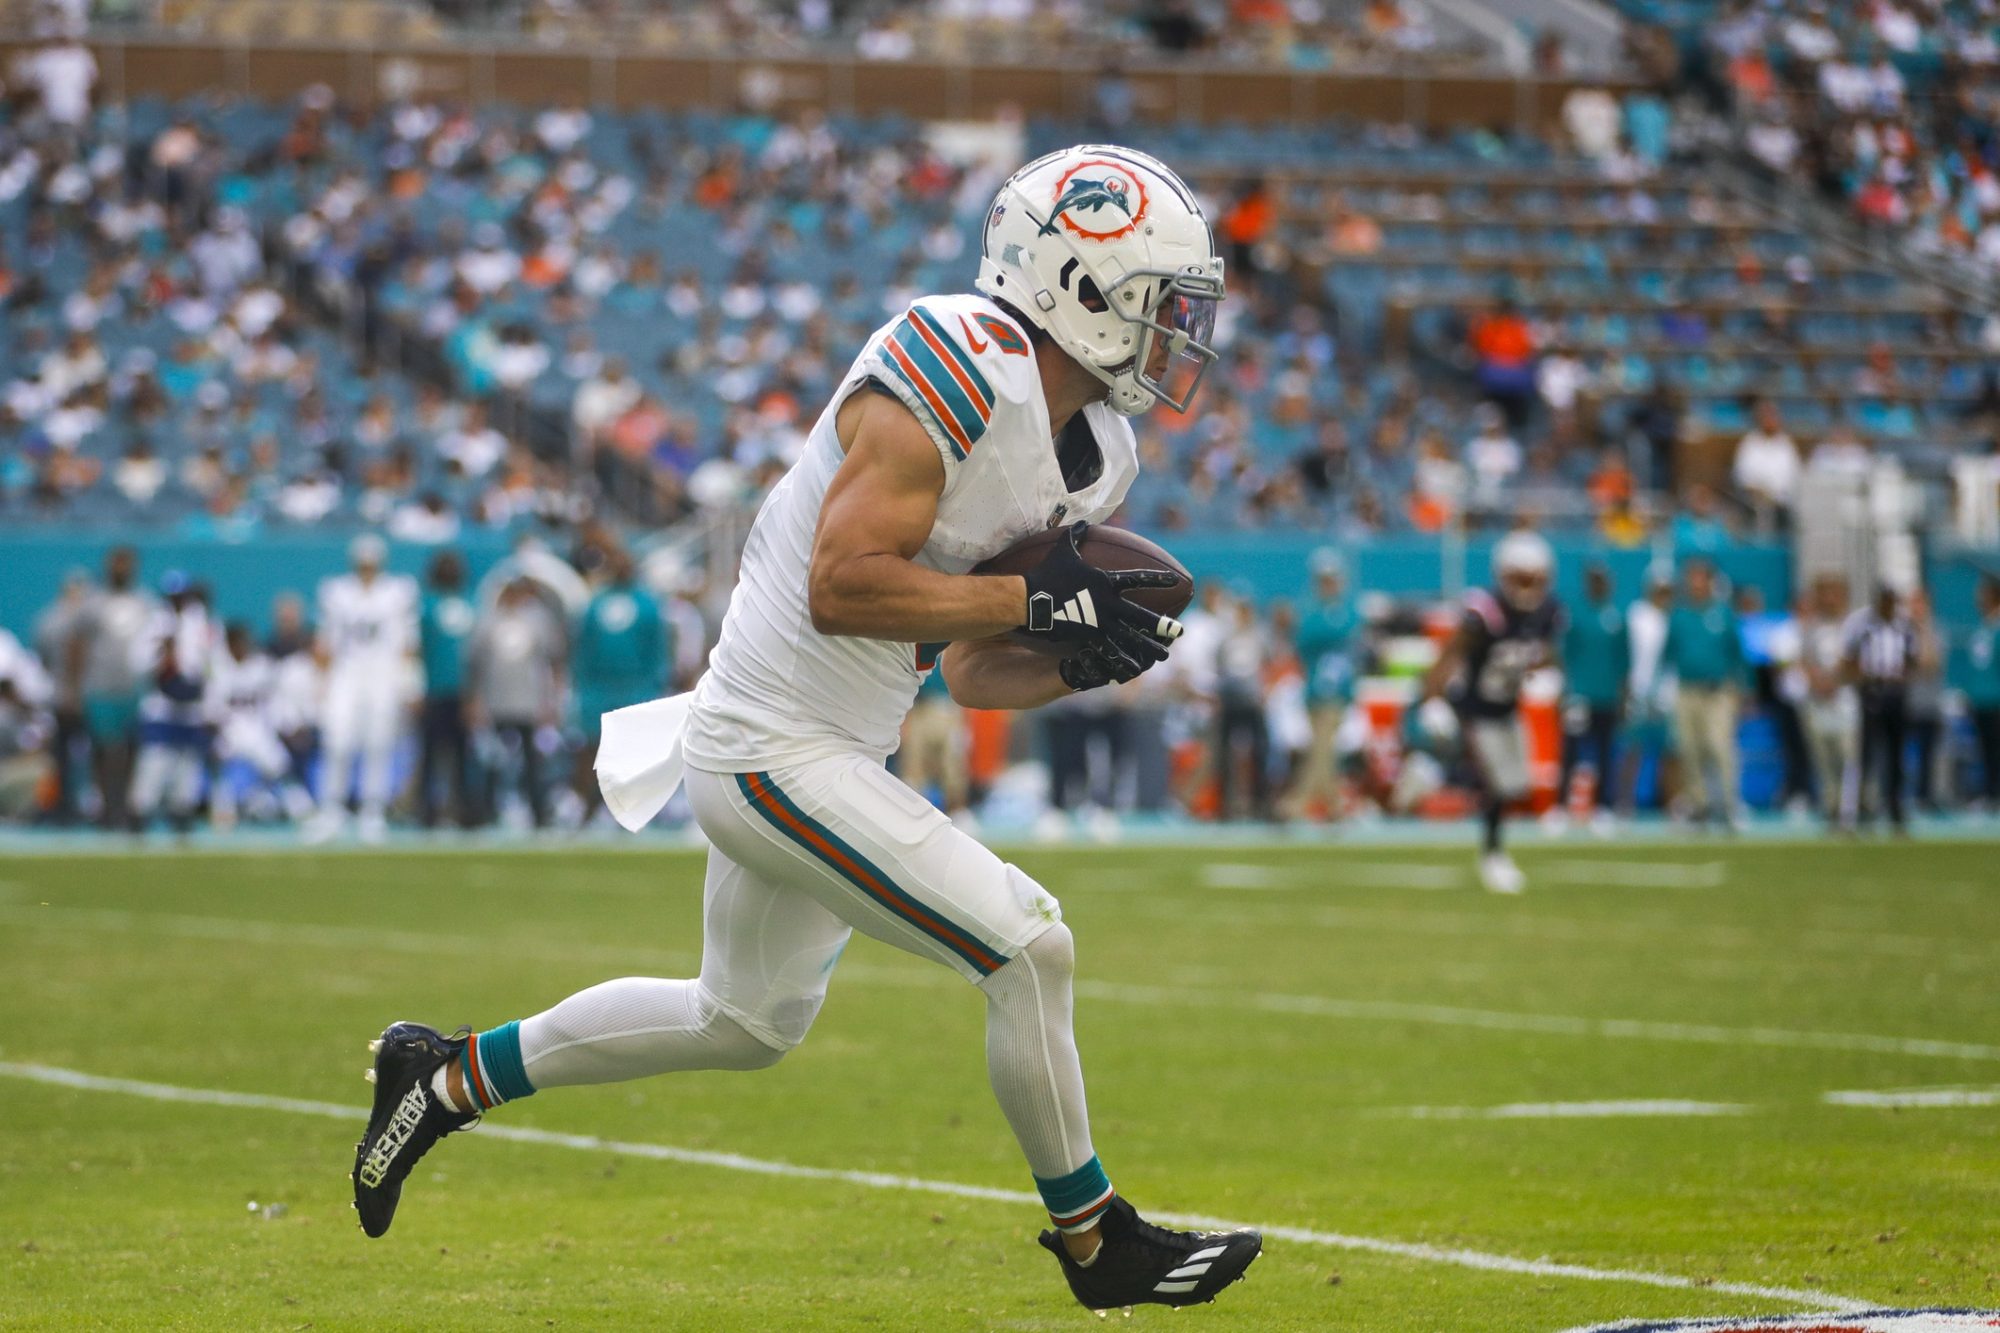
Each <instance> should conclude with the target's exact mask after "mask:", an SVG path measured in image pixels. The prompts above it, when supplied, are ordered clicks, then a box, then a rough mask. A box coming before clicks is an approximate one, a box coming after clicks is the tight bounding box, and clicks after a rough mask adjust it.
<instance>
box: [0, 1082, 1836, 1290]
mask: <svg viewBox="0 0 2000 1333" xmlns="http://www.w3.org/2000/svg"><path fill="white" fill-rule="evenodd" d="M0 1077H5V1078H17V1079H23V1080H26V1081H28V1082H31V1083H43V1084H48V1085H51V1086H54V1087H59V1088H71V1089H75V1090H77V1091H81V1092H105V1093H115V1094H121V1095H123V1096H127V1097H144V1098H147V1099H149V1100H152V1101H159V1102H181V1103H188V1104H193V1105H200V1106H232V1107H239V1108H242V1109H246V1110H257V1111H284V1112H288V1113H290V1114H293V1115H311V1116H321V1117H324V1118H327V1119H332V1120H351V1121H365V1120H366V1119H367V1118H368V1112H367V1109H366V1108H364V1107H359V1106H344V1105H342V1104H340V1103H339V1102H320V1101H309V1100H306V1099H304V1098H299V1097H275V1096H270V1095H267V1094H264V1093H255V1092H230V1091H227V1090H225V1089H221V1088H184V1087H180V1086H178V1085H177V1084H172V1083H150V1082H146V1081H144V1080H141V1079H131V1078H110V1077H106V1076H104V1075H101V1074H87V1073H84V1072H83V1071H81V1070H77V1069H64V1068H61V1067H59V1066H56V1065H42V1064H32V1063H18V1062H15V1061H0ZM479 1134H480V1136H481V1137H485V1138H498V1139H505V1140H507V1141H508V1142H511V1143H534V1144H540V1145H542V1146H544V1147H551V1148H574V1149H578V1150H580V1151H583V1152H603V1153H611V1154H613V1155H616V1156H621V1157H643V1158H647V1159H650V1160H653V1161H661V1162H679V1163H682V1164H683V1165H687V1166H708V1167H715V1168H717V1169H719V1170H724V1171H745V1172H749V1173H751V1174H754V1175H763V1176H781V1177H786V1178H789V1179H794V1180H828V1181H836V1182H839V1183H841V1184H845V1185H859V1186H862V1187H864V1188H867V1189H881V1190H904V1191H910V1192H913V1193H919V1194H941V1195H947V1196H950V1197H952V1198H956V1199H980V1200H984V1201H987V1202H990V1203H1008V1204H1021V1205H1025V1206H1027V1207H1032V1208H1035V1209H1037V1210H1041V1209H1042V1207H1043V1204H1042V1199H1041V1196H1040V1195H1037V1194H1030V1193H1028V1192H1027V1191H1025V1190H1008V1189H995V1188H992V1187H989V1186H985V1185H961V1184H957V1183H954V1182H952V1181H948V1180H925V1179H922V1178H921V1177H917V1176H898V1175H891V1174H888V1173H886V1172H879V1171H843V1170H837V1169H835V1168H832V1167H824V1166H797V1165H794V1164H793V1163H790V1162H774V1161H770V1160H768V1159H765V1158H760V1157H745V1156H743V1155H741V1154H739V1153H725V1152H706V1151H702V1150H698V1149H693V1148H676V1147H673V1146H671V1145H669V1144H664V1143H631V1142H626V1141H623V1140H619V1139H601V1138H598V1137H597V1136H595V1135H592V1134H560V1133H556V1132H554V1131H551V1130H544V1129H528V1128H524V1127H521V1126H514V1125H495V1124H492V1123H490V1122H486V1123H482V1124H481V1126H480V1128H479ZM1152 1220H1153V1221H1156V1222H1164V1223H1166V1224H1168V1225H1170V1226H1179V1227H1194V1228H1198V1229H1201V1230H1216V1231H1226V1230H1233V1229H1235V1228H1237V1227H1241V1226H1245V1225H1254V1224H1248V1223H1243V1222H1232V1221H1228V1220H1226V1219H1223V1218H1217V1217H1209V1216H1206V1215H1203V1214H1198V1213H1156V1214H1154V1215H1153V1219H1152ZM1261 1230H1262V1231H1263V1232H1264V1234H1265V1235H1266V1236H1269V1237H1273V1238H1275V1239H1278V1240H1286V1241H1291V1242H1292V1243H1294V1244H1298V1245H1320V1246H1326V1247H1328V1248H1331V1249H1340V1250H1359V1251H1363V1252H1366V1253H1369V1254H1381V1255H1388V1256H1390V1257H1392V1258H1399V1259H1413V1260H1417V1261H1419V1262H1422V1263H1435V1264H1450V1265H1453V1266H1455V1267H1459V1268H1474V1269H1481V1270H1483V1271H1486V1272H1490V1273H1517V1274H1520V1275H1522V1276H1524V1277H1561V1278H1573V1279H1576V1280H1577V1281H1582V1282H1626V1283H1631V1284H1633V1285H1635V1286H1643V1287H1665V1288H1669V1289H1672V1290H1676V1291H1706V1292H1714V1293H1717V1294H1720V1295H1728V1296H1744V1297H1751V1298H1755V1299H1757V1300H1763V1301H1782V1302H1785V1303H1788V1304H1793V1305H1802V1306H1805V1307H1807V1308H1809V1309H1815V1310H1826V1311H1851V1310H1861V1309H1866V1308H1868V1307H1869V1306H1870V1305H1871V1304H1872V1302H1869V1301H1861V1300H1856V1299H1855V1298H1853V1297H1851V1296H1839V1295H1835V1294H1834V1293H1832V1292H1828V1291H1818V1290H1815V1289H1813V1288H1810V1287H1766V1286H1760V1285H1757V1284H1754V1283H1748V1282H1714V1281H1709V1280H1708V1279H1705V1278H1690V1277H1679V1276H1676V1275H1675V1274H1672V1273H1651V1272H1647V1271H1645V1270H1643V1269H1627V1268H1591V1267H1588V1266H1587V1265H1583V1264H1559V1263H1551V1262H1549V1261H1548V1260H1546V1259H1517V1258H1515V1257H1513V1256H1512V1255H1505V1254H1489V1253H1487V1252H1486V1251H1484V1250H1467V1249H1456V1248H1451V1247H1447V1246H1441V1245H1424V1244H1418V1243H1414V1242H1410V1241H1399V1240H1383V1239H1381V1238H1379V1237H1376V1236H1350V1235H1347V1234H1345V1233H1344V1232H1338V1231H1317V1230H1313V1229H1311V1228H1308V1227H1290V1226H1264V1227H1262V1228H1261Z"/></svg>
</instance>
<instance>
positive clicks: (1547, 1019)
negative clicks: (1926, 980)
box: [1072, 980, 2000, 1060]
mask: <svg viewBox="0 0 2000 1333" xmlns="http://www.w3.org/2000/svg"><path fill="white" fill-rule="evenodd" d="M1072 986H1073V988H1074V990H1075V991H1076V993H1077V994H1078V995H1081V996H1088V997H1089V998H1091V999H1094V1000H1119V1001H1123V1002H1126V1003H1130V1004H1146V1005H1167V1006H1173V1005H1184V1004H1186V1005H1203V1006H1210V1007H1221V1008H1229V1009H1253V1010H1256V1011H1257V1012H1259V1013H1271V1014H1295V1015H1305V1016H1307V1017H1312V1018H1341V1019H1363V1020H1371V1021H1377V1022H1386V1023H1427V1024H1432V1025H1435V1026H1441V1027H1466V1028H1484V1029H1486V1030H1489V1031H1494V1032H1540V1033H1547V1034H1549V1035H1551V1036H1567V1037H1602V1038H1607V1039H1611V1040H1631V1041H1672V1042H1692V1043H1695V1044H1697V1045H1704V1046H1777V1047H1786V1048H1790V1049H1793V1050H1811V1051H1865V1052H1868V1053H1870V1054H1874V1055H1921V1056H1930V1057H1935V1058H1937V1059H1943V1060H2000V1046H1989V1045H1983V1044H1981V1043H1978V1042H1967V1041H1934V1040H1932V1039H1930V1038H1927V1037H1884V1036H1877V1035H1874V1034H1871V1033H1865V1032H1808V1031H1800V1030H1797V1029H1793V1028H1765V1027H1757V1028H1732V1027H1722V1026H1720V1025H1717V1024H1711V1023H1663V1022H1655V1021H1651V1020H1647V1019H1636V1018H1577V1017H1574V1016H1572V1015H1568V1014H1524V1013H1518V1012H1514V1011H1510V1010H1504V1009H1464V1008H1459V1007H1456V1006H1453V1005H1442V1004H1410V1003H1407V1002H1404V1001H1400V1000H1342V999H1336V998H1334V997H1332V996H1327V995H1274V994H1268V993H1259V992H1250V993H1238V992H1232V991H1206V992H1203V991H1191V990H1182V989H1176V988H1173V987H1168V986H1135V985H1129V984H1126V983H1123V982H1112V981H1089V980H1078V981H1076V982H1073V983H1072Z"/></svg>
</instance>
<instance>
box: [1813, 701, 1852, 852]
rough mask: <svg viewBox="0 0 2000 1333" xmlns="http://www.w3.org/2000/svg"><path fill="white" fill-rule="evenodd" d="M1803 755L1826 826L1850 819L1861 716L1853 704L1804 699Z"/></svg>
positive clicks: (1850, 702)
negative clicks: (1807, 758) (1809, 762)
mask: <svg viewBox="0 0 2000 1333" xmlns="http://www.w3.org/2000/svg"><path fill="white" fill-rule="evenodd" d="M1804 713H1805V732H1806V753H1808V754H1810V755H1811V756H1812V766H1813V779H1814V781H1816V782H1818V783H1819V808H1820V812H1821V813H1822V814H1824V815H1825V816H1826V820H1827V822H1828V823H1829V824H1838V823H1842V822H1845V821H1847V820H1850V819H1852V818H1853V817H1854V813H1853V812H1854V798H1855V794H1856V793H1855V790H1854V789H1855V788H1856V787H1857V786H1858V785H1859V783H1858V780H1859V778H1860V776H1861V774H1860V767H1861V717H1860V714H1859V713H1858V711H1857V710H1856V709H1855V707H1854V704H1853V701H1852V700H1848V701H1846V702H1844V703H1834V702H1829V701H1826V700H1820V699H1808V700H1807V701H1806V706H1805V709H1804Z"/></svg>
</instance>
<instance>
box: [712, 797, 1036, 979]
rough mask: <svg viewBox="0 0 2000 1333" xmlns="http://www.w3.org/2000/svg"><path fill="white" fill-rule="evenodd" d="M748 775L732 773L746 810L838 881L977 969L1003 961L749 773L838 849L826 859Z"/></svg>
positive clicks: (988, 970)
mask: <svg viewBox="0 0 2000 1333" xmlns="http://www.w3.org/2000/svg"><path fill="white" fill-rule="evenodd" d="M752 776H753V775H751V774H748V773H738V774H737V775H736V785H737V788H738V789H739V790H740V791H742V793H743V798H744V799H745V800H747V801H748V802H750V806H751V808H752V809H754V810H756V811H757V813H758V814H760V815H762V816H763V817H764V820H765V822H766V823H768V824H770V825H771V826H772V827H773V828H775V829H777V830H778V831H779V832H780V833H783V834H784V835H785V836H786V837H787V838H790V839H791V840H792V841H793V842H795V843H797V844H798V845H799V846H800V847H802V848H804V849H805V850H806V851H807V852H808V853H810V854H811V855H812V856H813V858H814V859H815V860H817V861H819V862H821V863H822V864H824V865H826V866H828V867H829V868H831V869H832V870H834V871H835V872H836V873H838V874H839V875H840V877H841V878H842V879H845V880H846V881H847V882H848V883H850V884H852V885H854V887H856V888H858V889H860V890H861V891H862V892H863V893H865V894H867V895H868V896H869V897H871V898H874V899H876V900H877V901H879V902H882V903H883V904H884V905H885V906H888V907H889V908H890V909H891V910H894V911H897V913H898V915H900V916H902V917H903V918H904V919H905V920H907V921H909V922H910V923H911V924H912V925H914V926H916V927H917V929H919V930H921V931H923V932H924V934H926V935H929V936H930V937H931V938H932V939H934V940H936V941H937V942H938V943H939V944H942V945H944V946H945V948H947V949H950V950H951V951H952V952H953V953H955V954H957V955H958V956H959V957H960V958H963V959H964V960H965V961H966V962H968V963H970V964H971V965H972V966H973V967H974V968H976V969H977V970H978V971H979V972H980V973H982V974H989V973H992V972H996V971H998V970H999V969H1000V967H1001V966H1002V965H1003V964H1004V963H1005V962H1006V961H1007V960H1006V959H1005V958H1002V957H1000V956H999V955H998V954H996V953H995V952H993V951H992V950H991V949H989V948H987V947H986V946H985V945H984V944H983V943H981V942H980V940H979V937H978V936H976V935H974V934H973V933H972V932H971V931H969V930H967V929H965V928H964V927H963V926H961V925H959V924H957V923H956V922H954V921H951V920H949V919H947V918H946V917H944V916H942V915H940V914H939V913H937V912H936V911H934V910H932V909H931V908H930V907H929V906H927V905H926V904H924V903H921V902H918V901H917V900H916V899H915V898H912V897H911V896H910V895H909V894H907V893H905V892H904V891H903V889H902V887H901V886H900V885H898V884H897V883H896V881H895V880H893V879H891V878H889V876H887V875H885V874H883V873H882V868H881V867H880V866H878V865H876V864H875V863H874V862H873V861H870V860H869V859H868V858H867V857H865V856H863V855H862V854H861V853H860V852H858V851H856V850H855V849H854V847H853V846H852V844H850V843H849V842H848V841H847V840H846V839H845V838H842V837H841V836H840V835H839V834H838V833H835V832H834V831H833V830H832V829H830V828H828V827H827V826H826V825H825V824H823V823H821V822H820V821H819V820H817V819H814V818H813V817H812V816H811V815H809V814H807V813H806V812H805V811H804V810H801V809H800V808H799V806H798V804H797V802H795V801H793V800H792V798H791V797H790V796H787V795H786V794H785V792H784V790H783V789H782V788H780V787H779V786H778V784H777V783H775V782H773V781H772V780H771V775H770V774H769V773H758V774H755V775H754V776H755V777H756V778H757V779H758V781H759V783H760V784H761V785H762V786H763V788H764V790H765V791H766V792H768V793H769V795H770V798H771V800H773V801H775V802H776V803H777V804H778V805H779V806H781V807H782V808H783V810H784V812H785V813H786V814H787V815H790V816H791V817H792V818H793V819H795V820H797V821H798V822H799V823H801V824H803V825H805V826H806V827H807V828H809V829H811V830H812V831H813V832H814V833H816V834H818V835H819V836H820V837H821V838H824V839H825V840H826V841H827V842H828V843H829V844H831V846H832V847H833V849H834V850H835V851H836V852H838V853H839V856H837V857H829V856H828V855H827V854H826V853H825V852H824V851H823V850H822V849H821V848H819V847H816V846H814V845H813V843H812V840H811V839H809V838H807V837H804V836H803V835H801V834H800V832H799V831H798V830H797V829H795V828H793V827H791V825H790V824H788V823H787V822H786V821H785V820H783V819H780V818H778V817H777V816H776V815H774V814H773V813H772V812H771V811H770V810H768V809H766V808H765V806H764V803H763V802H762V801H760V800H759V799H758V797H757V795H756V793H755V792H754V791H752V790H751V787H750V778H751V777H752ZM842 859H845V860H847V861H849V862H851V863H852V864H853V865H854V866H857V867H859V868H860V870H861V871H862V872H863V873H862V874H861V875H856V874H855V873H854V871H853V870H850V869H849V868H848V867H847V866H845V865H842V864H841V860H842ZM871 879H872V880H873V881H874V883H873V884H871V883H869V882H868V881H869V880H871ZM878 886H879V887H878Z"/></svg>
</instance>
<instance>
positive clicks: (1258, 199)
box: [1216, 180, 1278, 273]
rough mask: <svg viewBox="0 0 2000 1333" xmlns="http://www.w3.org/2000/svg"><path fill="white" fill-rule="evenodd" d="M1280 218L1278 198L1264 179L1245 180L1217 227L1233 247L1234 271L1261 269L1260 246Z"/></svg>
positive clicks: (1232, 268)
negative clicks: (1273, 196) (1258, 263)
mask: <svg viewBox="0 0 2000 1333" xmlns="http://www.w3.org/2000/svg"><path fill="white" fill-rule="evenodd" d="M1277 220H1278V205H1277V201H1276V200H1275V199H1273V198H1272V197H1271V190H1270V187H1269V186H1267V185H1266V184H1265V183H1264V182H1263V181H1260V180H1251V181H1245V182H1244V183H1243V184H1242V185H1241V186H1239V187H1238V188H1237V192H1236V198H1235V199H1234V200H1233V201H1231V203H1230V205H1229V207H1228V208H1226V209H1224V210H1223V213H1222V223H1221V225H1220V226H1219V227H1217V228H1216V230H1218V231H1220V232H1221V233H1222V240H1223V243H1224V244H1225V245H1227V246H1228V247H1229V251H1228V254H1227V255H1226V256H1225V257H1226V258H1227V259H1228V261H1229V267H1230V271H1231V272H1234V273H1255V272H1256V271H1257V258H1256V251H1257V246H1258V245H1259V244H1261V243H1262V242H1263V240H1264V238H1265V237H1267V236H1269V235H1270V234H1271V228H1272V226H1273V225H1275V224H1276V222H1277Z"/></svg>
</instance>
